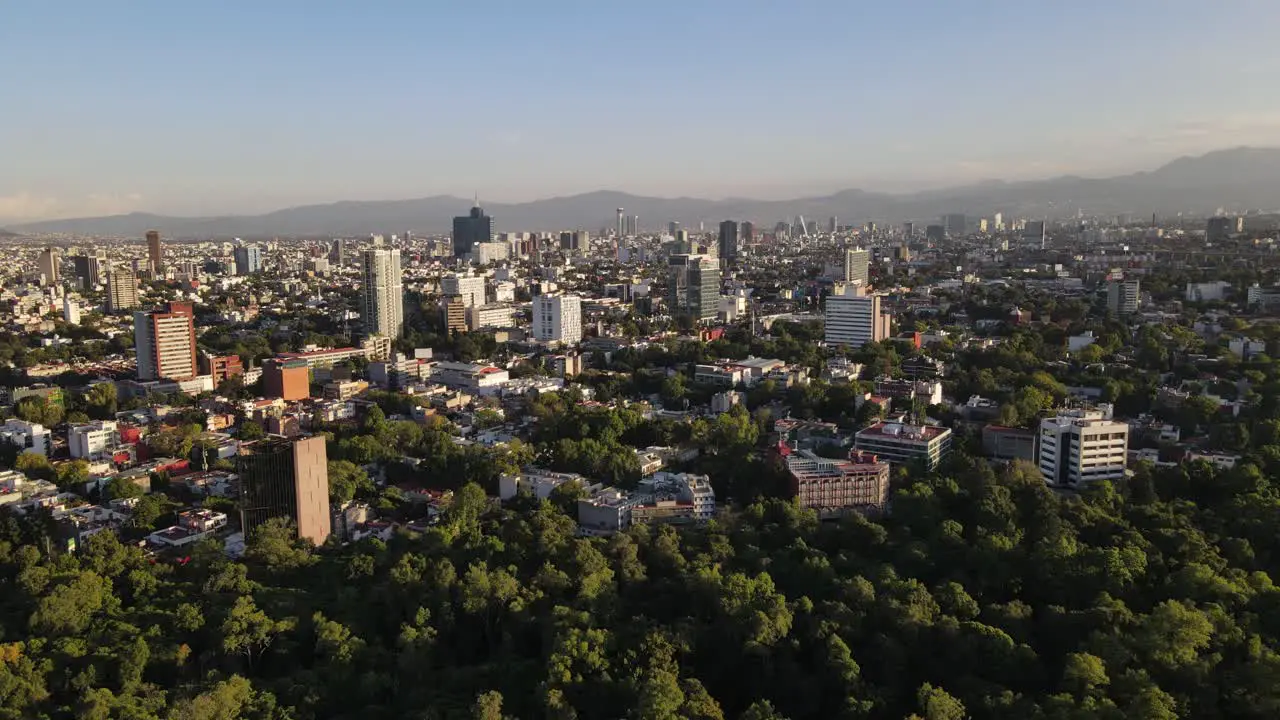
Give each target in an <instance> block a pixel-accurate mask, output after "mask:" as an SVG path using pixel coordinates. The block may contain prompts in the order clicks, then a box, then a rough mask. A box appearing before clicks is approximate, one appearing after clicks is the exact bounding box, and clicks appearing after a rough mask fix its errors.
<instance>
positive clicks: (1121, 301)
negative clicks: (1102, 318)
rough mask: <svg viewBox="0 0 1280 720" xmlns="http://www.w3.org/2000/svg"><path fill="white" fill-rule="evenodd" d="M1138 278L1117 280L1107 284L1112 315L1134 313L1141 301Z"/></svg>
mask: <svg viewBox="0 0 1280 720" xmlns="http://www.w3.org/2000/svg"><path fill="white" fill-rule="evenodd" d="M1140 297H1141V295H1140V286H1139V284H1138V280H1137V279H1136V278H1135V279H1133V280H1116V281H1113V282H1112V283H1110V284H1109V285H1107V309H1108V310H1110V311H1111V314H1112V315H1132V314H1133V313H1136V312H1138V305H1139V302H1140Z"/></svg>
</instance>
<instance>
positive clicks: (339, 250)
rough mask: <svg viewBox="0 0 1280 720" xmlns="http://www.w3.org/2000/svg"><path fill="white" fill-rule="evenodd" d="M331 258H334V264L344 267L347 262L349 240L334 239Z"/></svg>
mask: <svg viewBox="0 0 1280 720" xmlns="http://www.w3.org/2000/svg"><path fill="white" fill-rule="evenodd" d="M330 260H332V261H333V264H334V265H337V266H338V267H342V266H343V265H346V264H347V241H346V240H343V239H342V238H338V239H337V240H334V241H333V252H332V254H331V256H330Z"/></svg>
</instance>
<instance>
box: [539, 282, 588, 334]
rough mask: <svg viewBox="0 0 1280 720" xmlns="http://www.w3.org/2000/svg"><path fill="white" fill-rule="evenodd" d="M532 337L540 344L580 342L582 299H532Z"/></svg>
mask: <svg viewBox="0 0 1280 720" xmlns="http://www.w3.org/2000/svg"><path fill="white" fill-rule="evenodd" d="M533 336H534V337H535V338H537V339H538V340H539V341H540V342H546V343H560V344H562V345H576V344H577V343H579V342H581V341H582V298H580V297H578V296H577V295H560V294H555V295H539V296H537V297H536V298H534V299H533Z"/></svg>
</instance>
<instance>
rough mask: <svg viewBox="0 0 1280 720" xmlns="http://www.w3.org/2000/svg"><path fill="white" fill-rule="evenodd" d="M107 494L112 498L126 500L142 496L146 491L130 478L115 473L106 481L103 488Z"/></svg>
mask: <svg viewBox="0 0 1280 720" xmlns="http://www.w3.org/2000/svg"><path fill="white" fill-rule="evenodd" d="M105 490H106V492H107V496H108V497H109V498H110V499H112V500H126V499H128V498H136V497H142V496H143V495H145V494H146V493H145V492H143V490H142V488H141V487H139V486H138V484H137V483H136V482H134V481H133V480H132V479H130V478H127V477H124V476H122V475H117V476H115V477H113V478H111V479H110V480H108V481H107V485H106V488H105Z"/></svg>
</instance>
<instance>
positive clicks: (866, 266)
mask: <svg viewBox="0 0 1280 720" xmlns="http://www.w3.org/2000/svg"><path fill="white" fill-rule="evenodd" d="M844 281H845V282H846V283H859V284H861V285H862V286H863V287H866V286H868V285H870V284H871V251H870V250H867V249H866V248H859V247H851V248H845V251H844Z"/></svg>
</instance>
